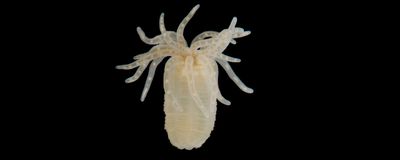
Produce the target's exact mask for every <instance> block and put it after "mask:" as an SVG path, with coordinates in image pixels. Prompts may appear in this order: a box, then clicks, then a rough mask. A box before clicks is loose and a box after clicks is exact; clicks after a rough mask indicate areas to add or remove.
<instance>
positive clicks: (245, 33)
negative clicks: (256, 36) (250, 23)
mask: <svg viewBox="0 0 400 160" xmlns="http://www.w3.org/2000/svg"><path fill="white" fill-rule="evenodd" d="M250 33H251V31H245V32H244V33H243V34H244V36H247V35H249V34H250Z"/></svg>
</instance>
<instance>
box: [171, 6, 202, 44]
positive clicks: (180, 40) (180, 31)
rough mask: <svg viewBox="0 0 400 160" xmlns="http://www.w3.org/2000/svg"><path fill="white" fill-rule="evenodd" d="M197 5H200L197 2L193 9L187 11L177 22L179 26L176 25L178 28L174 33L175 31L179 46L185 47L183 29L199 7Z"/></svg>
mask: <svg viewBox="0 0 400 160" xmlns="http://www.w3.org/2000/svg"><path fill="white" fill-rule="evenodd" d="M199 7H200V5H199V4H198V5H196V6H194V7H193V9H192V10H191V11H190V12H189V14H188V15H187V16H186V17H185V18H184V19H183V20H182V22H181V23H180V24H179V27H178V30H177V31H176V33H177V42H178V45H179V46H181V47H186V46H187V43H186V40H185V38H184V37H183V31H184V30H185V27H186V24H187V23H188V22H189V20H190V19H191V18H192V17H193V15H194V14H195V13H196V11H197V10H198V9H199Z"/></svg>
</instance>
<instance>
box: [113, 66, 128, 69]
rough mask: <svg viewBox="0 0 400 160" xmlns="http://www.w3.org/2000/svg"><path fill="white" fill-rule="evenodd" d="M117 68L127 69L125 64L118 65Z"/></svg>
mask: <svg viewBox="0 0 400 160" xmlns="http://www.w3.org/2000/svg"><path fill="white" fill-rule="evenodd" d="M115 69H126V67H125V65H118V66H115Z"/></svg>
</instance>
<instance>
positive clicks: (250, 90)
mask: <svg viewBox="0 0 400 160" xmlns="http://www.w3.org/2000/svg"><path fill="white" fill-rule="evenodd" d="M244 92H246V93H249V94H251V93H253V92H254V90H253V89H251V88H246V89H245V90H244Z"/></svg>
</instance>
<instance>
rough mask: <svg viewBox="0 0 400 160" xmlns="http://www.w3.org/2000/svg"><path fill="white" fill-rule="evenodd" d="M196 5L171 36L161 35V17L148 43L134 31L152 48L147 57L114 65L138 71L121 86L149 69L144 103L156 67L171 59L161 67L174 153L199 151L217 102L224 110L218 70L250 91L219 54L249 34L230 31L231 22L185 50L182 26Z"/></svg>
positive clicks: (226, 58)
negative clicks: (155, 31) (175, 148)
mask: <svg viewBox="0 0 400 160" xmlns="http://www.w3.org/2000/svg"><path fill="white" fill-rule="evenodd" d="M199 7H200V5H196V6H195V7H194V8H193V9H192V10H191V11H190V12H189V14H188V15H187V16H186V17H185V19H183V21H182V22H181V23H180V24H179V27H178V30H177V31H176V32H173V31H167V30H166V28H165V26H164V13H161V16H160V21H159V23H160V31H161V34H160V35H158V36H155V37H154V38H148V37H147V36H146V35H145V33H144V32H143V30H142V29H141V28H140V27H137V32H138V34H139V37H140V39H141V40H142V41H143V42H144V43H146V44H149V45H154V46H153V47H152V48H151V50H150V51H148V52H146V53H143V54H139V55H137V56H135V57H134V59H135V60H136V61H134V62H132V63H130V64H125V65H119V66H117V67H116V68H117V69H124V70H130V69H133V68H136V67H139V68H138V69H137V71H136V73H135V74H134V75H133V76H132V77H130V78H128V79H126V81H125V82H126V83H132V82H134V81H136V80H137V79H138V78H139V77H140V75H141V74H142V73H143V71H144V70H145V69H146V67H147V65H149V64H150V69H149V73H148V76H147V80H146V84H145V85H144V89H143V92H142V96H141V98H140V100H141V101H144V99H145V98H146V95H147V92H148V91H149V89H150V85H151V82H152V80H153V77H154V73H155V70H156V68H157V65H158V64H160V62H161V61H162V60H163V59H164V58H165V57H167V56H170V57H171V58H170V59H169V60H168V62H167V63H166V66H165V72H164V91H165V102H164V111H165V115H166V117H165V129H166V130H167V133H168V138H169V140H170V142H171V143H172V145H174V146H175V147H177V148H179V149H188V150H191V149H193V148H198V147H200V146H201V145H202V144H203V143H204V142H205V141H206V140H207V138H208V137H209V136H210V133H211V131H212V130H213V127H214V122H215V114H216V110H217V108H216V106H217V100H218V101H220V102H221V103H223V104H225V105H230V104H231V102H230V101H228V100H226V99H225V98H224V97H222V95H221V92H220V91H219V87H218V66H217V63H219V64H220V65H221V66H222V68H223V69H224V70H225V71H226V72H227V73H228V76H229V77H230V78H231V79H232V80H233V81H234V82H235V83H236V84H237V85H238V86H239V88H240V89H241V90H243V91H244V92H246V93H253V90H252V89H251V88H249V87H247V86H246V85H244V84H243V83H242V81H240V79H239V78H238V77H237V76H236V74H235V73H234V72H233V70H232V68H231V67H230V65H229V63H228V62H240V59H238V58H233V57H229V56H227V55H224V54H223V53H222V52H223V51H224V50H225V48H226V47H227V46H228V45H229V43H232V44H236V41H235V40H234V38H240V37H244V36H247V35H249V34H250V31H244V30H243V29H242V28H238V27H235V25H236V22H237V19H236V17H233V19H232V21H231V23H230V25H229V27H228V28H227V29H224V30H222V31H221V32H215V31H206V32H203V33H201V34H199V35H198V36H196V37H195V38H194V39H193V41H192V42H191V44H190V47H188V45H187V42H186V40H185V39H184V37H183V31H184V29H185V26H186V24H187V23H188V22H189V20H190V19H191V18H192V17H193V15H194V13H195V12H196V11H197V9H199Z"/></svg>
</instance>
